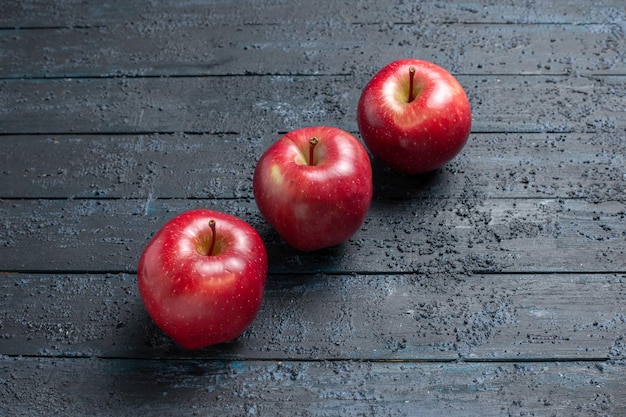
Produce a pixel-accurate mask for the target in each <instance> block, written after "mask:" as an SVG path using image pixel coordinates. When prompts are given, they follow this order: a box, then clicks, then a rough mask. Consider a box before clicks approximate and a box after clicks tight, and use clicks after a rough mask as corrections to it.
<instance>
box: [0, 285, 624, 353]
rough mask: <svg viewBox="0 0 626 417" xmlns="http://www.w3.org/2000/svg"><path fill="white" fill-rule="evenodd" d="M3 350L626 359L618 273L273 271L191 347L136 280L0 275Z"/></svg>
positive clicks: (622, 293) (622, 301)
mask: <svg viewBox="0 0 626 417" xmlns="http://www.w3.org/2000/svg"><path fill="white" fill-rule="evenodd" d="M0 289H1V290H2V294H3V296H2V298H1V299H0V320H1V323H2V339H1V343H0V355H11V356H19V355H24V356H40V355H43V356H67V357H108V358H112V357H115V358H139V357H143V358H153V357H168V358H174V357H177V358H207V357H210V358H220V359H246V360H248V359H265V360H270V359H271V360H273V359H276V360H277V359H280V358H282V359H287V358H291V359H307V360H308V359H316V360H339V359H358V360H412V361H417V360H419V361H428V360H430V361H432V360H458V359H463V360H482V361H484V360H489V361H536V360H545V359H549V360H573V359H577V360H583V359H584V360H607V359H611V360H613V359H616V358H619V357H621V356H623V355H625V354H626V351H623V350H621V349H622V348H620V346H621V345H620V343H621V341H622V339H623V335H624V334H625V332H626V275H625V274H557V275H550V274H548V275H543V274H541V275H491V274H489V275H467V274H466V275H463V274H430V273H426V274H406V275H375V276H373V275H333V276H329V275H314V276H302V275H299V276H298V275H288V276H270V277H269V278H268V285H267V289H266V293H265V299H264V303H263V307H262V309H261V311H260V313H259V315H258V316H257V318H256V320H255V321H254V322H253V324H252V325H251V326H250V328H249V329H248V330H247V331H246V332H245V333H244V335H243V336H241V337H240V338H238V339H237V340H235V341H233V342H229V343H225V344H221V345H217V346H213V347H209V348H206V349H202V350H198V351H187V350H184V349H182V348H180V347H178V346H177V345H175V344H174V343H173V342H172V341H171V340H170V339H169V338H168V337H167V336H165V335H164V334H163V333H162V332H161V331H160V330H158V329H157V328H156V326H155V325H154V324H153V323H152V321H151V320H150V318H149V317H148V315H147V313H146V311H145V309H144V307H143V304H142V302H141V299H140V297H139V294H138V290H137V285H136V278H135V276H134V275H126V274H115V275H113V274H110V275H59V274H53V275H46V274H42V275H38V274H4V275H3V277H2V280H0Z"/></svg>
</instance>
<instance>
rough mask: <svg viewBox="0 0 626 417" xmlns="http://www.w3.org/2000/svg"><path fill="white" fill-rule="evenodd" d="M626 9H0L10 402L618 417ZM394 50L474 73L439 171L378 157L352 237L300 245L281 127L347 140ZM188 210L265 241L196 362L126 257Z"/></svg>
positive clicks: (82, 5)
mask: <svg viewBox="0 0 626 417" xmlns="http://www.w3.org/2000/svg"><path fill="white" fill-rule="evenodd" d="M625 31H626V9H624V4H623V2H622V1H621V0H598V1H595V2H594V3H593V5H590V4H589V3H588V2H584V1H579V0H566V1H543V2H528V1H518V0H513V1H507V2H492V1H483V0H457V1H451V2H438V1H431V0H427V1H422V2H402V1H398V2H388V1H374V2H352V1H350V2H348V1H332V0H323V1H318V2H309V1H303V0H294V1H290V2H285V1H282V0H261V1H252V0H244V1H227V0H197V1H180V2H177V1H165V0H157V1H151V2H143V1H137V0H130V1H114V2H84V1H77V0H55V1H52V2H50V1H42V0H25V1H21V2H8V1H5V2H0V222H1V223H0V277H1V278H0V365H1V366H0V386H1V389H0V404H1V405H0V414H2V415H7V416H18V415H19V416H40V415H68V416H70V415H71V416H75V415H95V416H100V415H103V416H104V415H116V416H127V415H128V416H130V415H133V416H136V415H148V416H151V415H154V416H157V415H158V416H162V415H173V414H176V415H181V416H188V415H189V416H191V415H203V416H213V415H220V416H231V415H232V416H242V415H263V416H265V415H267V416H387V415H389V416H441V415H450V416H468V415H485V416H509V415H546V416H553V415H557V416H561V415H562V416H589V415H597V416H621V415H624V414H626V400H625V399H624V395H623V393H624V392H625V390H626V377H624V371H625V370H626V368H625V366H626V343H625V335H626V253H625V252H626V167H625V162H624V159H625V155H626V117H625V115H626V99H625V95H626V87H625V85H626V66H625V62H626V59H625V57H624V51H626V41H625V35H624V33H625ZM405 56H416V57H419V58H423V59H427V60H430V61H434V62H436V63H438V64H440V65H442V66H444V67H446V68H448V69H449V70H450V71H451V72H453V74H454V75H455V76H456V77H457V78H458V79H459V81H460V82H461V84H462V85H463V86H464V88H465V89H466V91H467V93H468V96H469V98H470V102H471V105H472V109H473V124H472V135H471V137H470V140H469V142H468V144H467V146H466V147H465V149H464V150H463V152H462V153H461V154H460V155H459V156H458V157H457V158H455V159H454V160H453V161H451V162H450V163H449V164H447V165H446V166H445V167H443V168H442V169H440V170H438V171H437V172H434V173H431V174H428V175H423V176H417V177H415V176H402V175H398V174H396V173H394V172H392V171H390V170H389V169H387V168H385V167H383V166H381V165H380V164H379V163H378V162H377V161H376V160H373V161H372V162H373V170H374V201H373V203H372V207H371V209H370V212H369V213H368V217H367V219H366V222H365V224H364V225H363V227H362V228H361V230H360V231H359V232H358V233H357V234H356V235H355V236H354V237H353V238H352V239H350V240H349V241H348V242H346V243H344V244H342V245H340V246H338V247H336V248H331V249H327V250H322V251H319V252H314V253H300V252H297V251H295V250H293V249H290V248H289V247H287V246H286V245H285V244H284V243H283V242H282V241H281V240H280V238H279V237H278V236H277V235H276V234H275V232H274V231H272V229H271V228H270V227H269V226H268V225H267V224H266V223H265V222H264V220H263V219H262V217H261V216H260V214H259V212H258V210H257V208H256V205H255V202H254V198H253V195H252V187H251V178H252V175H253V172H254V168H255V164H256V161H257V160H258V158H259V157H260V156H261V154H262V153H263V152H264V150H265V149H266V148H267V147H268V146H270V144H271V143H273V142H274V141H275V140H276V139H277V138H278V137H279V136H280V135H282V134H284V133H285V132H287V131H289V130H291V129H295V128H299V127H303V126H307V125H313V124H326V125H333V126H336V127H339V128H342V129H345V130H347V131H349V132H351V133H353V134H354V135H355V136H357V137H359V132H358V129H357V126H356V121H355V113H356V104H357V101H358V98H359V95H360V91H361V89H362V88H363V86H364V85H365V83H366V82H367V81H368V80H369V78H370V77H371V76H372V75H373V73H374V72H375V71H376V70H377V69H378V68H380V67H382V66H383V65H384V64H386V63H387V62H389V61H391V60H393V59H396V58H400V57H405ZM196 207H209V208H216V209H219V210H222V211H226V212H229V213H231V214H235V215H238V216H240V217H242V218H243V219H245V220H246V221H248V222H250V223H251V224H252V225H253V226H254V227H255V228H256V229H257V230H258V231H259V233H260V234H261V236H262V237H263V239H264V241H265V242H266V245H267V248H268V252H269V256H270V274H269V277H268V286H267V291H266V295H265V299H264V303H263V307H262V309H261V312H260V313H259V316H258V317H257V319H256V320H255V321H254V322H253V324H252V325H251V326H250V328H249V329H248V330H247V331H246V332H245V333H244V335H242V336H241V337H240V338H238V339H237V340H235V341H232V342H229V343H224V344H221V345H218V346H213V347H210V348H206V349H202V350H198V351H187V350H184V349H182V348H180V347H178V346H177V345H176V344H174V343H173V342H172V341H171V340H170V339H169V338H167V337H166V336H165V335H164V334H163V333H162V332H161V331H160V330H159V329H158V328H156V326H155V325H154V324H153V323H152V322H151V320H150V318H149V317H148V315H147V313H146V311H145V309H144V307H143V305H142V303H141V299H140V298H139V295H138V291H137V288H136V276H135V274H136V269H137V262H138V259H139V256H140V254H141V251H142V249H143V247H144V245H145V244H146V243H147V241H148V240H149V239H150V238H151V237H152V235H153V234H154V233H155V232H156V231H157V230H158V228H159V227H160V226H162V225H163V224H164V223H165V222H166V221H167V220H169V219H170V218H172V217H174V216H175V215H176V214H179V213H180V212H182V211H184V210H186V209H190V208H196Z"/></svg>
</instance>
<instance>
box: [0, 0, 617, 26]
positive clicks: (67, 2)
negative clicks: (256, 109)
mask: <svg viewBox="0 0 626 417" xmlns="http://www.w3.org/2000/svg"><path fill="white" fill-rule="evenodd" d="M619 19H622V20H624V8H623V3H622V2H621V1H620V0H598V1H596V2H594V3H593V7H591V8H590V7H589V6H588V4H586V3H584V2H580V1H574V0H566V1H562V0H559V1H542V2H528V1H524V0H514V1H508V2H505V3H504V2H499V3H493V2H491V1H489V0H461V1H454V2H444V3H442V2H439V1H436V0H427V1H420V2H419V4H415V3H411V2H401V1H395V2H368V3H363V4H361V3H354V2H339V1H333V0H318V1H317V2H314V3H311V2H309V1H306V0H297V1H290V2H288V3H285V2H284V1H281V0H264V1H254V0H245V1H238V2H236V3H233V2H231V1H216V0H202V1H197V0H196V1H193V2H192V1H184V2H171V1H164V0H160V1H151V2H150V3H149V4H146V2H143V1H141V0H133V1H115V2H100V3H99V2H87V3H85V2H83V1H80V0H56V1H46V0H26V1H20V2H1V3H0V27H9V28H14V27H18V28H22V27H26V28H28V27H41V26H42V25H45V26H48V27H59V26H62V27H74V26H105V25H110V24H112V23H117V22H120V21H122V22H138V21H144V22H151V21H154V20H160V21H168V20H180V21H181V22H185V23H187V24H197V23H201V22H216V21H217V22H220V23H223V24H239V23H248V24H255V25H259V24H270V25H292V26H293V25H295V24H297V23H299V22H302V21H303V20H308V21H322V22H328V21H333V20H338V21H341V22H347V23H352V22H364V23H378V22H385V21H391V22H394V21H395V22H420V23H424V22H426V23H428V22H433V23H437V24H441V23H444V22H467V23H494V22H495V23H502V22H504V23H506V22H517V23H598V22H612V21H616V20H619Z"/></svg>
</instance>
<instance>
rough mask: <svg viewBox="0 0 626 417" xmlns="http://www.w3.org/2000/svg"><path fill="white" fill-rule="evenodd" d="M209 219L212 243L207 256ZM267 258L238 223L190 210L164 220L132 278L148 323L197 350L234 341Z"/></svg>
mask: <svg viewBox="0 0 626 417" xmlns="http://www.w3.org/2000/svg"><path fill="white" fill-rule="evenodd" d="M211 220H214V221H215V231H216V232H215V244H214V249H213V252H212V254H211V255H208V254H207V252H208V250H209V246H210V241H211V238H212V236H213V232H212V229H211V226H210V221H211ZM267 268H268V260H267V252H266V249H265V245H264V243H263V240H262V239H261V237H260V236H259V234H258V233H257V232H256V230H254V229H253V228H252V226H250V225H249V224H248V223H246V222H244V221H243V220H241V219H239V218H237V217H234V216H231V215H229V214H225V213H220V212H217V211H212V210H206V209H197V210H191V211H187V212H184V213H182V214H179V215H178V216H176V217H174V218H173V219H171V220H170V221H168V222H167V223H166V224H165V225H164V226H163V227H162V228H161V229H160V230H159V231H158V232H157V233H156V234H155V236H154V237H153V238H152V239H151V240H150V242H149V243H148V244H147V246H146V247H145V249H144V251H143V253H142V255H141V258H140V260H139V268H138V272H137V281H138V286H139V292H140V294H141V298H142V299H143V302H144V305H145V307H146V309H147V310H148V313H149V315H150V317H151V318H152V320H153V321H154V322H155V323H156V324H157V326H159V328H161V330H163V331H164V332H165V333H166V334H167V335H168V336H170V337H171V338H172V339H173V340H174V341H175V342H176V343H178V344H179V345H181V346H183V347H184V348H187V349H199V348H203V347H206V346H209V345H214V344H217V343H221V342H227V341H230V340H232V339H235V338H237V337H238V336H240V335H241V334H242V333H243V331H244V330H245V329H246V328H247V327H248V326H249V325H250V323H251V322H252V321H253V320H254V318H255V317H256V315H257V313H258V311H259V309H260V307H261V303H262V299H263V292H264V289H265V281H266V276H267Z"/></svg>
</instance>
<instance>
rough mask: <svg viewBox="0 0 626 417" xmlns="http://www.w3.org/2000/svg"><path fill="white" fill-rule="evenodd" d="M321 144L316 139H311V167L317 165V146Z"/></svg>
mask: <svg viewBox="0 0 626 417" xmlns="http://www.w3.org/2000/svg"><path fill="white" fill-rule="evenodd" d="M319 142H320V140H319V139H318V138H316V137H313V138H311V139H309V166H313V165H315V160H314V159H315V146H316V145H317V144H318V143H319Z"/></svg>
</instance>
